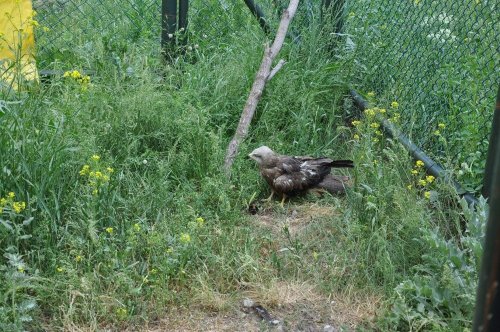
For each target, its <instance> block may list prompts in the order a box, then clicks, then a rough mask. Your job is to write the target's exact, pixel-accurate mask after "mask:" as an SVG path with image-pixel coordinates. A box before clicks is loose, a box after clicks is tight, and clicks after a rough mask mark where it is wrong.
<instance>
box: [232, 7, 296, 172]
mask: <svg viewBox="0 0 500 332" xmlns="http://www.w3.org/2000/svg"><path fill="white" fill-rule="evenodd" d="M298 5H299V0H290V4H289V5H288V8H287V9H286V10H285V11H284V12H283V15H282V16H281V21H280V25H279V27H278V31H277V32H276V37H275V38H274V42H273V44H272V45H271V47H269V46H268V45H266V47H265V50H264V57H263V59H262V63H261V65H260V68H259V71H258V72H257V75H256V77H255V80H254V82H253V86H252V89H251V90H250V94H249V96H248V99H247V102H246V104H245V108H243V112H242V113H241V117H240V122H239V123H238V128H236V132H235V134H234V136H233V139H232V140H231V142H230V143H229V145H228V147H227V152H226V158H225V160H224V170H225V172H226V174H227V176H228V177H229V176H230V175H231V167H232V165H233V162H234V158H236V154H237V153H238V147H239V145H240V143H241V141H243V140H244V139H245V137H246V136H247V135H248V129H249V127H250V122H251V121H252V119H253V116H254V114H255V110H256V109H257V104H258V103H259V100H260V98H261V96H262V93H263V91H264V87H265V85H266V82H267V81H268V80H269V76H270V71H271V66H272V63H273V60H274V59H275V58H276V56H277V55H278V53H279V51H280V50H281V47H282V46H283V43H284V41H285V37H286V33H287V31H288V26H289V25H290V22H291V20H292V18H293V17H294V16H295V13H296V12H297V7H298ZM278 65H279V63H278ZM278 65H276V67H278ZM275 69H276V68H275ZM278 70H279V68H278ZM278 70H276V72H277V71H278Z"/></svg>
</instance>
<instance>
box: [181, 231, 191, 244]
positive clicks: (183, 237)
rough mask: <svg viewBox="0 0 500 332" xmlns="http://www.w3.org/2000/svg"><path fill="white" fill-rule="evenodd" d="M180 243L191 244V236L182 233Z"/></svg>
mask: <svg viewBox="0 0 500 332" xmlns="http://www.w3.org/2000/svg"><path fill="white" fill-rule="evenodd" d="M180 241H181V243H184V244H186V243H189V242H191V236H190V235H189V234H187V233H181V236H180Z"/></svg>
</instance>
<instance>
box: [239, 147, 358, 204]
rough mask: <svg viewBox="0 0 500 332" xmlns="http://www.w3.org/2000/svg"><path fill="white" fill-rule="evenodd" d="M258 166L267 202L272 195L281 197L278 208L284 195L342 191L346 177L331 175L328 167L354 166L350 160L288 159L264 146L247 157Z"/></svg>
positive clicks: (289, 157)
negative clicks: (267, 193) (266, 188)
mask: <svg viewBox="0 0 500 332" xmlns="http://www.w3.org/2000/svg"><path fill="white" fill-rule="evenodd" d="M248 156H249V157H250V158H251V159H253V160H255V161H256V162H257V164H258V165H259V169H260V173H261V175H262V177H263V178H264V179H265V180H266V182H267V183H268V184H269V186H271V196H269V197H268V198H267V199H268V200H270V199H271V198H272V197H273V195H274V194H275V193H277V194H281V195H282V199H281V206H283V204H284V202H285V199H286V198H287V197H288V196H291V195H295V194H300V193H303V192H306V191H308V190H310V189H316V188H318V189H324V190H327V191H328V192H330V193H332V194H339V193H343V192H344V191H345V186H344V183H345V182H346V181H348V180H349V178H348V177H341V176H333V175H331V174H330V170H331V168H332V167H335V168H340V167H347V168H352V167H354V163H353V161H352V160H332V159H330V158H325V157H320V158H312V157H291V156H284V155H279V154H277V153H275V152H274V151H273V150H271V149H270V148H268V147H267V146H261V147H259V148H257V149H255V150H253V151H252V153H250V154H249V155H248Z"/></svg>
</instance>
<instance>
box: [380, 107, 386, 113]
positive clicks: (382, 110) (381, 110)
mask: <svg viewBox="0 0 500 332" xmlns="http://www.w3.org/2000/svg"><path fill="white" fill-rule="evenodd" d="M378 111H379V113H380V114H385V113H386V112H387V110H386V109H385V108H381V109H379V110H378Z"/></svg>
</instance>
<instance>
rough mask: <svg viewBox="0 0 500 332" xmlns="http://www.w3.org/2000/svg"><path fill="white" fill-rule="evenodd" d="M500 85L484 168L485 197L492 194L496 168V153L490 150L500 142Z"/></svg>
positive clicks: (493, 149)
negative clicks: (491, 189) (491, 188)
mask: <svg viewBox="0 0 500 332" xmlns="http://www.w3.org/2000/svg"><path fill="white" fill-rule="evenodd" d="M499 140H500V86H499V87H498V93H497V102H496V107H495V113H494V114H493V124H492V126H491V135H490V144H489V146H488V159H487V160H486V166H485V168H484V179H483V190H482V194H483V197H485V198H488V197H489V196H490V185H491V181H492V179H493V171H494V170H495V168H494V165H493V163H494V154H493V153H491V152H490V151H496V150H497V149H498V146H499V144H500V142H499ZM499 166H500V165H499Z"/></svg>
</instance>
